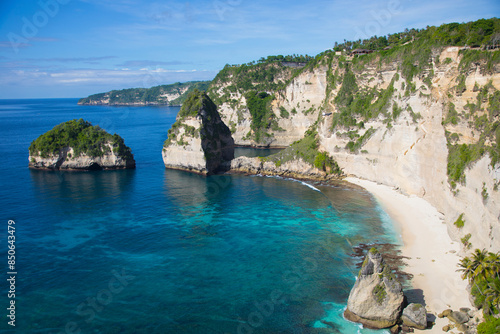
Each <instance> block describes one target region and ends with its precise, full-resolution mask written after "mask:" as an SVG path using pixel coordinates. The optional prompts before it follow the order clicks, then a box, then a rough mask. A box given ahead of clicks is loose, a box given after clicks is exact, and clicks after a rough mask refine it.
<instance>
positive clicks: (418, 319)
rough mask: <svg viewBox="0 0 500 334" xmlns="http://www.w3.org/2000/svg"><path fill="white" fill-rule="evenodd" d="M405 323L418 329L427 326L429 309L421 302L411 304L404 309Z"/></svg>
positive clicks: (403, 318) (403, 317)
mask: <svg viewBox="0 0 500 334" xmlns="http://www.w3.org/2000/svg"><path fill="white" fill-rule="evenodd" d="M401 320H403V324H404V325H407V326H409V327H414V328H417V329H426V328H427V311H426V310H425V307H423V306H422V305H421V304H414V303H412V304H410V305H408V306H407V307H405V309H404V310H403V315H402V316H401Z"/></svg>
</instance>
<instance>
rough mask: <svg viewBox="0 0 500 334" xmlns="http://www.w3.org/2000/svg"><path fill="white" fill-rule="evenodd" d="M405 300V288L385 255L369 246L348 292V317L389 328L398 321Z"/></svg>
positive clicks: (352, 319) (363, 322) (370, 326)
mask: <svg viewBox="0 0 500 334" xmlns="http://www.w3.org/2000/svg"><path fill="white" fill-rule="evenodd" d="M403 301H404V296H403V288H402V286H401V284H400V283H399V282H398V281H397V280H396V278H395V276H394V275H393V273H392V272H391V269H390V268H389V267H388V266H387V265H386V264H385V262H384V259H383V258H382V254H380V253H379V252H378V251H377V249H375V248H372V249H370V251H369V252H368V254H367V255H366V258H365V260H364V262H363V265H362V267H361V269H360V271H359V275H358V278H357V280H356V283H355V284H354V287H353V288H352V290H351V293H350V294H349V299H348V301H347V309H346V310H345V312H344V316H345V318H346V319H347V320H350V321H354V322H359V323H361V324H363V326H364V327H366V328H371V329H380V328H388V327H391V326H393V325H394V324H396V322H397V321H398V318H399V317H400V315H401V310H402V309H403Z"/></svg>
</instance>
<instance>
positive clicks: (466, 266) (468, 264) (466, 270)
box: [457, 257, 474, 283]
mask: <svg viewBox="0 0 500 334" xmlns="http://www.w3.org/2000/svg"><path fill="white" fill-rule="evenodd" d="M458 265H459V266H460V268H459V269H457V271H461V272H462V279H467V280H469V283H471V281H472V275H473V273H474V269H473V267H472V261H471V259H469V258H468V257H464V258H463V259H461V260H460V262H459V264H458Z"/></svg>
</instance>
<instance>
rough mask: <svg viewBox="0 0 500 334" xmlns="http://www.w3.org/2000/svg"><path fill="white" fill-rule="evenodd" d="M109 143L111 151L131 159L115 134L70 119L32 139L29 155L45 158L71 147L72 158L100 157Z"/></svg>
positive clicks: (128, 152)
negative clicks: (72, 151) (83, 155)
mask: <svg viewBox="0 0 500 334" xmlns="http://www.w3.org/2000/svg"><path fill="white" fill-rule="evenodd" d="M108 144H111V146H112V147H113V152H114V153H116V154H118V155H119V156H121V157H122V158H124V159H132V158H133V156H132V152H131V150H130V148H129V147H127V146H126V145H125V143H124V141H123V138H122V137H120V136H119V135H117V134H114V135H111V134H109V133H107V132H106V131H104V130H103V129H101V128H100V127H99V126H98V125H96V126H93V125H92V124H91V123H90V122H87V121H84V120H83V119H79V120H76V119H74V120H71V121H67V122H65V123H61V124H59V125H56V126H55V127H54V128H53V129H52V130H49V131H47V132H46V133H44V134H43V135H41V136H40V137H38V138H37V139H36V140H34V141H33V142H32V143H31V145H30V147H29V151H30V154H31V155H38V154H40V156H41V157H42V158H46V157H48V156H49V155H51V154H58V153H59V152H60V151H61V150H62V149H64V148H68V147H71V148H73V150H74V156H73V157H74V158H76V157H78V156H80V155H82V154H86V155H89V156H91V157H101V156H103V155H104V154H105V153H107V152H110V151H111V149H110V147H109V146H108Z"/></svg>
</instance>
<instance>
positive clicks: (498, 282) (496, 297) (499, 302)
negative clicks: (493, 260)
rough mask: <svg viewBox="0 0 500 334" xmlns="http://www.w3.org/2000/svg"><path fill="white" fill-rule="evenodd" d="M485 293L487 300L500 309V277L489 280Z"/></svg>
mask: <svg viewBox="0 0 500 334" xmlns="http://www.w3.org/2000/svg"><path fill="white" fill-rule="evenodd" d="M484 293H485V294H486V301H487V302H488V303H489V304H491V305H492V306H493V307H494V308H495V309H496V310H497V311H498V310H499V309H500V279H498V278H495V279H493V280H492V281H491V282H489V283H488V287H487V288H486V289H485V290H484Z"/></svg>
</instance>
